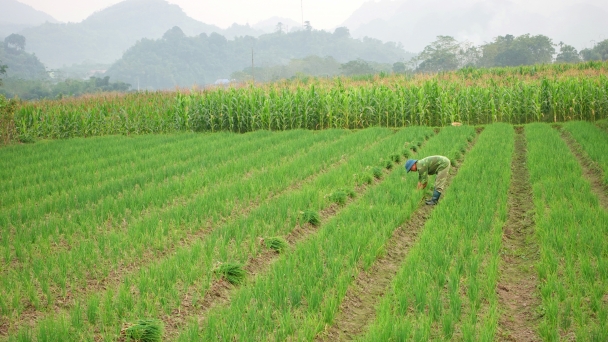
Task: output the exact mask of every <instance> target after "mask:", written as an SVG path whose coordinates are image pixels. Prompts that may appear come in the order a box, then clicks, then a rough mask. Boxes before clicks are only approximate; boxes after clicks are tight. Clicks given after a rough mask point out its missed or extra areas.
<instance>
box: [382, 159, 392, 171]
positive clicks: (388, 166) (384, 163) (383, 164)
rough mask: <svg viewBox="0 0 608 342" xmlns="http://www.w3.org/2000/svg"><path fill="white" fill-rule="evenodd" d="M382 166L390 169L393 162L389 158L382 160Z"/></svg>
mask: <svg viewBox="0 0 608 342" xmlns="http://www.w3.org/2000/svg"><path fill="white" fill-rule="evenodd" d="M382 166H384V168H385V169H387V170H390V169H392V168H393V162H392V161H390V160H383V161H382Z"/></svg>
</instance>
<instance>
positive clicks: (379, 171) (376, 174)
mask: <svg viewBox="0 0 608 342" xmlns="http://www.w3.org/2000/svg"><path fill="white" fill-rule="evenodd" d="M372 173H373V174H374V177H376V178H377V179H380V178H382V168H379V167H374V168H373V169H372Z"/></svg>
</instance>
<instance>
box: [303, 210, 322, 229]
mask: <svg viewBox="0 0 608 342" xmlns="http://www.w3.org/2000/svg"><path fill="white" fill-rule="evenodd" d="M302 220H303V221H304V222H308V223H310V224H312V225H313V226H318V225H319V224H320V223H321V217H320V216H319V213H317V212H316V211H314V210H306V211H304V213H303V214H302Z"/></svg>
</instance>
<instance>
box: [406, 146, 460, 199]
mask: <svg viewBox="0 0 608 342" xmlns="http://www.w3.org/2000/svg"><path fill="white" fill-rule="evenodd" d="M405 169H406V170H407V172H408V173H409V172H410V171H417V172H418V187H417V188H418V189H424V188H426V185H427V183H428V179H429V175H437V178H436V179H435V190H434V191H433V198H431V199H430V200H428V201H426V204H428V205H435V204H437V202H438V201H439V196H441V193H442V192H443V189H444V188H445V183H446V181H447V178H448V172H449V171H450V160H449V159H448V158H446V157H444V156H430V157H426V158H424V159H420V160H415V159H409V160H408V161H407V162H406V163H405Z"/></svg>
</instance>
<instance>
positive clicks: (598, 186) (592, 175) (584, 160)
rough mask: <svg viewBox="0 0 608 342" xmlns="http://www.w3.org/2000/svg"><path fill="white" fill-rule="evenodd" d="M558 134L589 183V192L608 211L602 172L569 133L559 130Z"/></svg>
mask: <svg viewBox="0 0 608 342" xmlns="http://www.w3.org/2000/svg"><path fill="white" fill-rule="evenodd" d="M560 132H561V135H562V139H564V141H565V142H566V145H568V148H569V149H570V152H572V154H573V155H574V156H575V157H576V159H577V160H578V163H579V164H580V165H581V168H582V169H583V176H584V177H585V178H586V179H587V180H588V181H589V183H591V191H592V192H593V193H594V194H595V195H596V196H597V198H598V200H599V202H600V205H601V206H602V207H603V208H604V209H608V185H606V184H605V183H604V181H603V179H604V178H603V177H604V172H603V171H602V168H601V167H600V166H599V165H597V163H595V162H594V161H593V160H591V158H589V156H588V155H587V153H586V152H585V151H584V150H583V147H582V146H581V145H580V144H579V143H578V142H577V141H576V140H575V139H574V138H573V137H572V135H571V134H570V133H569V132H567V131H566V130H564V129H561V131H560Z"/></svg>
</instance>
